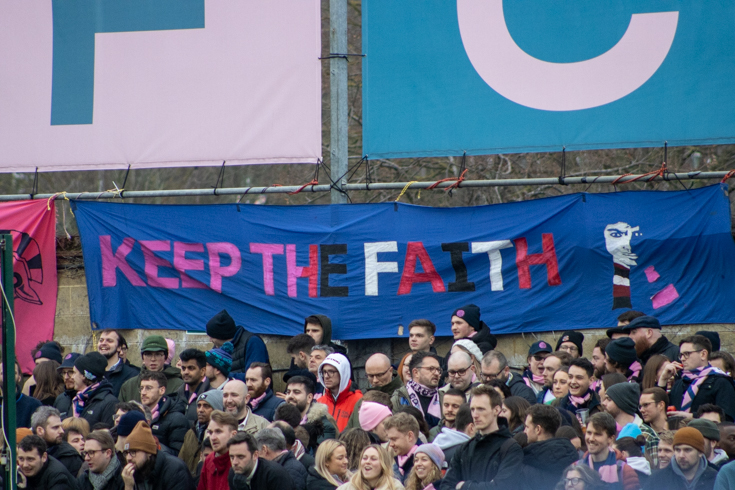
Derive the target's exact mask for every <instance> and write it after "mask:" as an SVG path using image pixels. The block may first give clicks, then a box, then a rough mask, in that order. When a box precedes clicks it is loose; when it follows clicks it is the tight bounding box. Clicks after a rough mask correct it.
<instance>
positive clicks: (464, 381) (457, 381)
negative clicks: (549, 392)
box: [439, 351, 535, 402]
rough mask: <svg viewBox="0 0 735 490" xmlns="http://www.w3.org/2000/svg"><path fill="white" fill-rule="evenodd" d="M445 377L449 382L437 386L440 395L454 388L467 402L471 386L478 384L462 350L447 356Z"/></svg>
mask: <svg viewBox="0 0 735 490" xmlns="http://www.w3.org/2000/svg"><path fill="white" fill-rule="evenodd" d="M447 379H448V380H449V383H447V384H446V385H444V386H442V387H441V388H439V392H440V393H441V395H440V396H444V393H446V392H447V391H448V390H450V389H455V390H459V391H461V392H462V393H464V394H465V398H466V401H467V402H469V401H470V393H471V392H472V388H474V387H475V386H477V385H478V384H480V383H479V376H478V373H476V372H475V365H474V364H473V363H472V358H471V357H470V355H469V354H467V353H466V352H464V351H458V352H455V353H454V354H452V355H450V356H449V357H447ZM534 398H535V397H534Z"/></svg>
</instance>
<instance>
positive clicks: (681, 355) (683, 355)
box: [679, 349, 704, 360]
mask: <svg viewBox="0 0 735 490" xmlns="http://www.w3.org/2000/svg"><path fill="white" fill-rule="evenodd" d="M703 350H704V349H700V350H690V351H689V352H679V357H681V359H682V360H684V359H689V356H691V355H692V354H695V353H697V352H702V351H703Z"/></svg>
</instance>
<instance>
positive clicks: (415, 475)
mask: <svg viewBox="0 0 735 490" xmlns="http://www.w3.org/2000/svg"><path fill="white" fill-rule="evenodd" d="M443 466H444V452H443V451H442V450H441V448H440V447H439V446H437V445H436V444H422V445H420V446H419V448H418V449H417V450H416V453H415V454H414V455H413V468H412V469H411V472H410V473H409V474H408V478H406V490H438V489H439V487H441V483H442V467H443Z"/></svg>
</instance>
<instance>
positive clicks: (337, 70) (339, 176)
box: [329, 0, 349, 204]
mask: <svg viewBox="0 0 735 490" xmlns="http://www.w3.org/2000/svg"><path fill="white" fill-rule="evenodd" d="M329 51H330V53H329V57H330V60H329V91H330V111H331V112H330V114H331V115H330V121H329V123H330V131H329V132H330V148H329V166H330V168H331V178H332V182H334V187H333V188H332V189H331V193H332V196H331V198H332V204H345V203H347V196H346V195H345V194H344V192H342V191H341V187H342V185H343V179H344V176H345V174H346V173H347V130H348V127H349V122H348V120H347V0H329Z"/></svg>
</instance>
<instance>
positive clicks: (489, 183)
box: [0, 172, 727, 201]
mask: <svg viewBox="0 0 735 490" xmlns="http://www.w3.org/2000/svg"><path fill="white" fill-rule="evenodd" d="M725 175H727V172H688V173H669V174H666V175H665V176H664V177H661V176H657V177H656V178H654V179H653V180H650V181H649V178H650V177H648V176H641V175H626V176H622V175H609V176H590V177H563V178H559V177H544V178H537V179H495V180H463V181H462V183H461V184H460V185H459V187H506V186H528V185H560V184H561V185H579V184H583V185H589V184H612V183H613V182H615V181H617V183H618V184H625V183H628V182H631V181H633V180H636V179H639V180H638V182H661V181H676V180H682V181H683V180H714V179H720V180H721V179H723V178H724V177H725ZM454 183H455V182H454V181H449V182H442V183H441V184H439V185H437V186H436V187H435V188H436V189H444V188H447V187H449V186H451V185H453V184H454ZM434 184H435V182H377V183H371V184H368V183H363V184H344V185H343V186H342V188H343V189H344V190H345V191H378V190H399V191H400V190H403V189H404V188H407V189H414V190H418V189H426V188H428V187H431V186H432V185H434ZM301 188H302V186H299V185H290V186H267V187H224V188H220V189H216V190H215V189H172V190H152V191H123V192H121V193H118V192H65V193H56V194H5V195H0V201H20V200H25V199H50V198H52V197H56V198H59V199H64V198H66V199H115V198H153V197H193V196H215V195H216V196H232V195H234V196H239V195H257V194H287V193H291V192H296V191H298V190H299V189H301ZM330 189H331V186H329V185H326V184H320V185H309V186H306V187H304V188H303V189H301V192H307V193H316V192H329V191H330Z"/></svg>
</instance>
